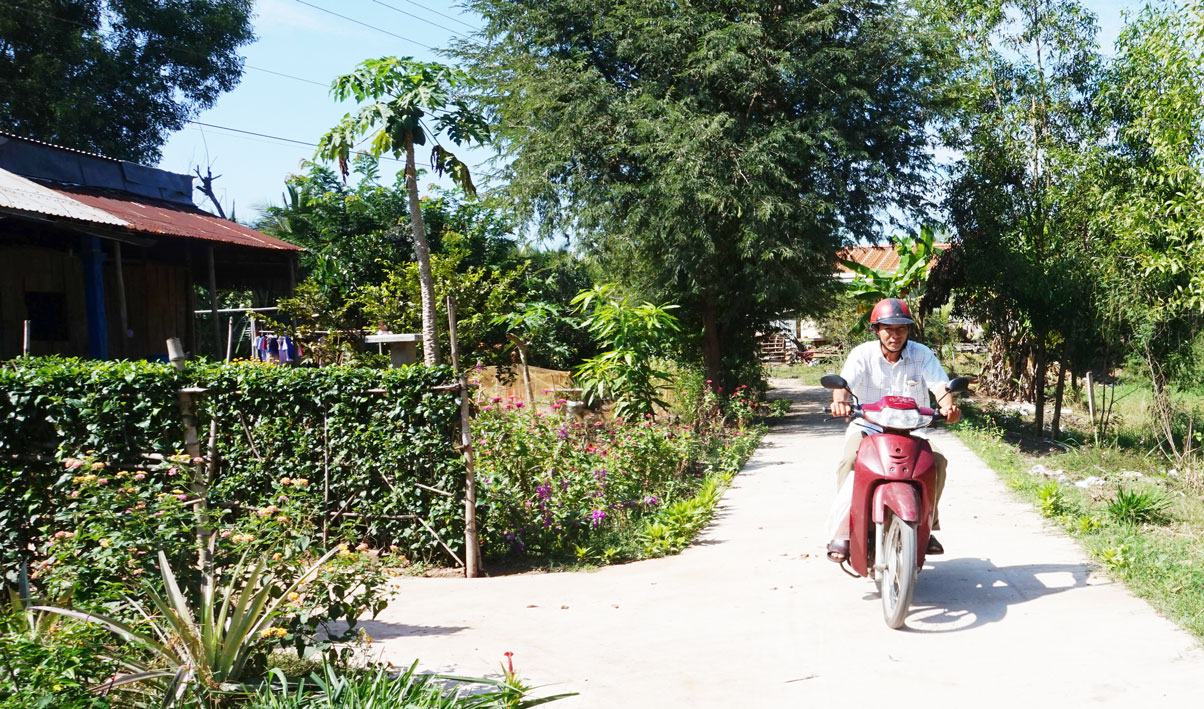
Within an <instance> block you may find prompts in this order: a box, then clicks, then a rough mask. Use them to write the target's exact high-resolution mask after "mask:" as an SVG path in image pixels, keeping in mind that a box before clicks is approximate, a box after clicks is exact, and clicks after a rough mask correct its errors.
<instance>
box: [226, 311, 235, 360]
mask: <svg viewBox="0 0 1204 709" xmlns="http://www.w3.org/2000/svg"><path fill="white" fill-rule="evenodd" d="M233 355H234V316H233V315H231V316H230V317H228V318H226V361H227V362H229V361H230V357H232V356H233Z"/></svg>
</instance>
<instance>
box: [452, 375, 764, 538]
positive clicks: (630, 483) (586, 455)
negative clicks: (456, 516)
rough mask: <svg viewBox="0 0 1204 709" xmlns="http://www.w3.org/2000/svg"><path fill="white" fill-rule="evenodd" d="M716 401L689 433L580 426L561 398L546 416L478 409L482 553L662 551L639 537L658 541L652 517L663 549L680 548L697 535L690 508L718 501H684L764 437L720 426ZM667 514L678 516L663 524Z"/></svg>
mask: <svg viewBox="0 0 1204 709" xmlns="http://www.w3.org/2000/svg"><path fill="white" fill-rule="evenodd" d="M711 401H712V403H713V404H714V405H713V406H712V407H711V409H710V411H711V413H710V414H709V415H708V416H707V417H705V418H699V419H698V420H696V421H695V424H694V425H692V426H684V425H678V424H674V423H672V422H670V421H668V420H665V419H657V418H654V417H651V416H645V417H641V418H639V419H635V420H624V419H615V420H613V421H610V422H607V423H604V422H603V421H601V420H594V421H590V420H586V419H578V418H577V417H575V416H572V415H570V414H566V413H565V409H564V402H563V400H562V401H560V402H557V403H555V404H553V406H552V412H551V414H550V415H545V414H543V413H536V414H531V413H530V412H528V411H527V410H526V409H525V407H524V406H523V403H522V402H520V401H514V400H508V401H507V400H503V399H501V398H500V397H499V398H493V399H490V400H487V401H481V402H479V406H478V417H477V420H476V423H475V428H474V430H473V433H474V436H476V441H475V444H474V447H475V450H476V452H477V474H478V480H479V482H480V486H481V495H480V497H479V498H478V499H479V500H480V501H481V503H482V505H483V509H482V511H481V522H480V523H481V529H482V539H483V544H484V545H485V552H486V553H487V554H490V555H494V556H497V555H501V554H519V555H522V554H526V555H534V556H549V557H557V556H569V555H572V556H575V557H577V558H578V559H579V560H582V561H585V560H590V561H610V560H613V559H616V558H620V557H623V558H632V557H640V556H645V555H649V552H647V551H645V550H646V549H650V548H653V547H657V544H655V543H646V542H643V541H640V540H638V539H636V537H637V535H642V536H648V535H653V536H655V535H656V534H657V532H656V528H655V527H652V528H651V531H650V529H649V527H648V523H646V522H645V521H644V520H648V519H650V518H653V517H655V519H656V520H658V521H661V522H665V523H666V524H667V525H668V526H667V527H666V530H667V531H666V532H665V534H666V535H667V536H669V537H672V539H673V541H672V543H670V544H668V546H666V547H665V548H666V549H672V550H680V549H681V548H683V547H684V546H685V545H686V544H688V543H689V541H690V539H691V538H692V537H693V535H694V533H695V532H697V530H698V529H699V528H701V524H696V523H695V522H696V520H694V519H691V520H689V521H688V523H687V520H686V519H685V518H686V517H688V516H689V515H690V514H692V513H689V512H687V510H694V509H701V508H702V507H706V508H707V509H708V510H709V509H710V508H711V507H713V506H714V501H715V499H717V495H716V496H715V497H714V498H713V499H711V498H707V496H706V494H703V498H704V500H705V501H704V500H699V501H698V502H693V501H691V502H688V503H686V502H682V501H689V500H691V499H692V498H694V499H697V496H698V495H699V494H702V493H699V491H700V490H701V491H703V493H705V491H706V490H708V489H710V488H708V486H709V485H711V482H710V481H709V477H710V476H713V475H716V474H727V475H734V474H735V473H736V472H737V471H738V470H739V468H740V466H741V465H742V464H743V462H744V460H745V459H747V457H748V455H749V454H750V453H751V452H752V449H753V448H755V446H756V442H757V440H759V435H758V434H759V429H758V430H753V429H751V428H750V429H748V430H740V429H738V428H734V427H733V428H726V427H724V425H723V415H722V413H721V412H720V407H719V406H718V404H717V403H715V401H716V400H715V397H714V394H713V393H712V394H711ZM719 489H720V490H721V489H722V487H720V488H719ZM682 505H684V507H683V506H682ZM668 509H675V510H678V509H679V510H681V511H680V512H679V513H676V516H675V517H673V519H672V520H671V521H668V522H666V518H665V516H664V515H666V514H670V513H668V512H667V511H666V510H668ZM708 514H709V512H708ZM703 523H705V522H703ZM659 553H660V552H655V553H651V555H659ZM664 553H669V551H665V552H664Z"/></svg>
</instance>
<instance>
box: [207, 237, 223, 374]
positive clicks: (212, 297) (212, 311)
mask: <svg viewBox="0 0 1204 709" xmlns="http://www.w3.org/2000/svg"><path fill="white" fill-rule="evenodd" d="M209 315H210V317H211V318H212V319H213V357H214V359H221V357H222V325H221V323H220V322H218V319H217V263H216V261H215V259H214V256H213V247H212V246H210V247H209Z"/></svg>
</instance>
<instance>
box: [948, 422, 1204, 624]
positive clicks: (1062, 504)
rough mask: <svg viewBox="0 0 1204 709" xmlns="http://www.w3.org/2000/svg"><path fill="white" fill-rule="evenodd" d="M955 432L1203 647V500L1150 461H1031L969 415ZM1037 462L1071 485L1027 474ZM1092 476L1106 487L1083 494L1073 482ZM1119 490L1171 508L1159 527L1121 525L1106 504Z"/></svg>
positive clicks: (1086, 451) (1115, 454) (1081, 452)
mask: <svg viewBox="0 0 1204 709" xmlns="http://www.w3.org/2000/svg"><path fill="white" fill-rule="evenodd" d="M955 430H956V433H957V435H958V437H959V438H960V439H961V440H962V441H963V442H964V443H966V445H967V446H969V447H970V449H971V450H973V451H974V452H975V453H977V454H978V455H979V457H980V458H982V460H983V461H984V462H986V463H987V465H989V466H990V467H991V468H992V469H993V470H995V472H996V473H997V474H998V475H999V476H1000V478H1001V479H1002V480H1003V481H1004V483H1005V484H1007V485H1008V487H1010V488H1011V489H1012V490H1015V491H1016V492H1017V493H1018V494H1019V495H1020V496H1021V497H1022V498H1024V499H1026V500H1028V501H1029V502H1031V503H1033V505H1034V506H1035V507H1036V508H1037V509H1038V511H1040V512H1041V513H1042V514H1043V515H1045V516H1046V517H1047V518H1049V519H1050V520H1051V521H1053V522H1054V523H1056V524H1058V525H1059V526H1060V527H1061V528H1062V529H1063V530H1064V531H1066V532H1067V533H1068V534H1070V536H1072V537H1074V538H1075V539H1076V540H1077V541H1078V542H1079V544H1080V545H1081V546H1082V548H1083V549H1084V550H1085V551H1086V552H1087V554H1088V555H1089V556H1090V557H1091V558H1092V559H1093V560H1095V561H1097V562H1099V563H1100V565H1101V566H1103V567H1104V568H1106V569H1107V570H1108V571H1109V573H1110V574H1111V575H1112V576H1113V577H1114V578H1116V579H1118V580H1120V581H1122V582H1124V584H1125V585H1126V586H1127V587H1128V588H1129V589H1130V590H1131V591H1132V592H1133V593H1134V594H1136V595H1137V596H1139V597H1141V598H1143V599H1145V600H1146V601H1148V602H1149V603H1150V605H1151V606H1153V607H1154V608H1155V609H1156V610H1158V611H1159V612H1160V613H1162V614H1163V615H1165V616H1166V617H1168V618H1170V619H1171V620H1172V621H1174V622H1175V623H1177V624H1178V625H1179V626H1180V627H1182V628H1183V629H1184V630H1187V631H1188V632H1190V633H1191V634H1192V635H1194V636H1195V637H1196V638H1197V639H1198V640H1201V641H1204V543H1202V542H1204V501H1201V499H1200V498H1199V496H1197V495H1190V494H1184V493H1183V492H1180V491H1179V490H1178V489H1177V487H1176V485H1175V481H1174V479H1173V478H1172V479H1168V478H1166V476H1165V473H1164V472H1163V471H1159V470H1157V461H1156V460H1152V459H1151V458H1150V457H1148V456H1143V455H1135V454H1132V453H1127V452H1125V451H1123V450H1117V449H1110V448H1104V449H1101V448H1083V449H1075V448H1072V449H1070V450H1068V451H1066V452H1064V453H1056V454H1052V455H1043V456H1034V455H1029V454H1027V453H1024V452H1022V451H1020V450H1018V449H1017V447H1016V446H1015V445H1012V444H1011V443H1009V442H1007V441H1005V440H1004V439H1003V437H1002V435H1001V431H1000V430H999V429H998V428H995V427H993V426H992V425H991V424H990V423H988V422H987V421H986V419H984V418H982V417H981V416H980V415H978V414H977V413H976V412H974V411H972V410H971V411H970V413H969V416H968V417H967V424H966V425H963V426H958V427H956V429H955ZM1038 464H1040V465H1043V466H1044V467H1045V468H1046V469H1048V470H1051V471H1061V473H1062V474H1063V475H1064V476H1065V478H1066V480H1067V481H1068V483H1066V482H1064V483H1057V482H1056V481H1055V480H1051V479H1050V478H1047V477H1045V476H1043V475H1034V474H1032V473H1030V472H1029V471H1030V470H1031V469H1032V468H1033V467H1034V466H1035V465H1038ZM1132 472H1141V473H1142V474H1143V476H1142V477H1141V478H1136V476H1133V475H1132V474H1131V473H1132ZM1091 476H1096V477H1101V478H1104V479H1105V480H1106V481H1107V482H1106V483H1105V484H1104V485H1102V486H1092V487H1091V488H1089V489H1086V490H1084V489H1082V488H1079V487H1076V486H1075V485H1074V484H1073V483H1074V482H1075V481H1078V480H1082V479H1084V478H1088V477H1091ZM1120 487H1123V488H1124V489H1125V490H1128V491H1137V490H1146V491H1150V493H1151V494H1152V495H1155V496H1163V497H1165V499H1167V500H1168V501H1169V502H1170V504H1169V506H1168V507H1167V508H1166V509H1165V510H1164V512H1163V514H1164V519H1163V520H1162V523H1145V524H1140V525H1138V524H1125V523H1121V522H1118V521H1116V520H1115V519H1114V518H1113V515H1112V514H1109V511H1108V505H1109V504H1110V503H1111V502H1112V501H1113V500H1114V499H1115V497H1116V492H1117V490H1118V488H1120Z"/></svg>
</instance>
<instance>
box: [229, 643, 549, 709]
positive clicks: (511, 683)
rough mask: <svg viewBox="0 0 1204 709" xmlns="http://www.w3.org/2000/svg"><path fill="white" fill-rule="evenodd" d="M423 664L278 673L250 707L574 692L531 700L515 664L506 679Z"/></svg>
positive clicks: (439, 703) (387, 705)
mask: <svg viewBox="0 0 1204 709" xmlns="http://www.w3.org/2000/svg"><path fill="white" fill-rule="evenodd" d="M509 654H510V653H507V655H509ZM417 668H418V662H417V661H415V662H414V664H412V665H410V666H409V668H407V669H406V670H405V671H404V672H401V673H400V674H396V675H395V674H394V673H393V672H392V671H389V670H387V669H385V668H384V667H379V666H378V667H372V668H364V669H361V670H351V671H345V670H341V669H339V668H337V667H335V666H332V665H329V664H328V665H325V666H323V668H322V670H321V671H320V672H314V673H313V674H311V675H310V676H309V677H308V678H304V679H301V680H300V681H298V682H297V683H296V684H295V685H291V686H290V683H289V681H288V679H287V678H286V677H285V676H284V674H283V673H279V672H276V673H274V681H273V682H272V683H271V684H269V685H268V686H265V687H264V688H263V689H261V690H260V691H259V693H258V694H256V695H255V697H254V698H252V699H251V700H250V701H249V702H248V703H247V704H245V705H244V709H326V708H328V707H348V708H352V707H354V708H355V709H393V708H394V707H407V708H410V709H511V708H513V709H525V708H526V707H533V706H536V705H538V704H545V703H547V702H551V701H555V700H557V699H562V698H564V697H570V696H573V694H560V695H556V696H553V697H542V698H539V699H526V695H527V693H528V692H529V691H530V690H529V688H528V687H526V686H524V685H523V684H522V683H521V682H519V681H518V677H517V675H515V674H514V671H513V667H512V666H511V667H510V669H509V671H507V672H506V673H505V679H503V680H496V679H488V678H484V677H445V676H442V675H429V674H420V673H418V671H417ZM503 669H504V670H505V669H506V668H505V667H503ZM276 682H279V685H277V684H276ZM449 685H450V686H449Z"/></svg>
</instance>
